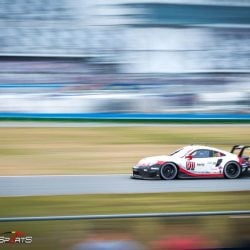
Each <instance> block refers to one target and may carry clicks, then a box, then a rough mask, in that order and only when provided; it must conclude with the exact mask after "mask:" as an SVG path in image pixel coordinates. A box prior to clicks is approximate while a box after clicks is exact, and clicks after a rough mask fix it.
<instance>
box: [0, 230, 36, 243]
mask: <svg viewBox="0 0 250 250" xmlns="http://www.w3.org/2000/svg"><path fill="white" fill-rule="evenodd" d="M30 243H32V236H28V235H26V234H25V233H23V232H20V231H11V232H4V233H1V234H0V244H30Z"/></svg>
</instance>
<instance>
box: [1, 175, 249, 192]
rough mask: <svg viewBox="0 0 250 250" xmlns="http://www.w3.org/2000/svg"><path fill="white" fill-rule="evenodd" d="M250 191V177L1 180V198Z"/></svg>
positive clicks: (11, 178)
mask: <svg viewBox="0 0 250 250" xmlns="http://www.w3.org/2000/svg"><path fill="white" fill-rule="evenodd" d="M246 190H250V173H248V175H247V176H245V177H242V178H240V179H235V180H228V179H203V180H201V179H196V180H194V179H188V180H179V179H177V180H172V181H164V180H134V179H130V178H129V174H120V175H114V174H112V175H58V176H57V175H51V176H49V175H47V176H45V175H44V176H1V177H0V196H36V195H37V196H40V195H72V194H109V193H110V194H111V193H112V194H122V193H158V192H214V191H246Z"/></svg>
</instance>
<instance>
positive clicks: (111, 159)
mask: <svg viewBox="0 0 250 250" xmlns="http://www.w3.org/2000/svg"><path fill="white" fill-rule="evenodd" d="M0 138H1V143H0V171H1V175H26V174H27V175H32V174H85V173H97V174H98V173H128V172H130V169H131V166H133V165H134V164H135V163H136V162H138V160H139V159H141V158H143V157H145V156H151V155H163V154H169V153H170V152H172V151H174V150H176V149H177V148H179V147H182V146H184V145H187V144H205V145H210V146H216V147H219V148H222V149H225V150H230V149H231V146H232V145H233V144H249V138H250V129H249V127H248V126H240V127H239V126H237V125H236V126H226V127H218V126H217V127H216V126H194V127H184V126H183V127H176V126H166V127H164V126H162V127H159V126H158V127H156V126H152V127H150V126H149V127H92V128H91V127H83V128H0Z"/></svg>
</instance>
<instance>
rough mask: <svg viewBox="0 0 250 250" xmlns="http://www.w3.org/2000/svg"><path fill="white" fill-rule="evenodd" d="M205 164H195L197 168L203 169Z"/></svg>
mask: <svg viewBox="0 0 250 250" xmlns="http://www.w3.org/2000/svg"><path fill="white" fill-rule="evenodd" d="M204 166H205V164H204V163H197V167H204Z"/></svg>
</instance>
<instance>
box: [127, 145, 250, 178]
mask: <svg viewBox="0 0 250 250" xmlns="http://www.w3.org/2000/svg"><path fill="white" fill-rule="evenodd" d="M246 149H250V146H244V145H234V146H233V147H232V150H231V152H227V151H224V150H220V149H217V148H213V147H208V146H200V145H189V146H185V147H183V148H180V149H178V150H176V151H175V152H173V153H172V154H170V155H161V156H153V157H147V158H144V159H142V160H140V161H139V162H138V163H137V164H136V165H135V166H134V167H133V168H132V171H133V173H132V176H131V178H138V179H164V180H173V179H175V178H177V177H178V178H190V177H193V178H195V177H196V178H228V179H236V178H238V177H240V176H241V175H242V173H246V172H247V171H248V168H249V167H250V161H249V157H248V156H243V153H244V151H245V150H246ZM238 150H239V152H238V154H235V152H236V151H238Z"/></svg>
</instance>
